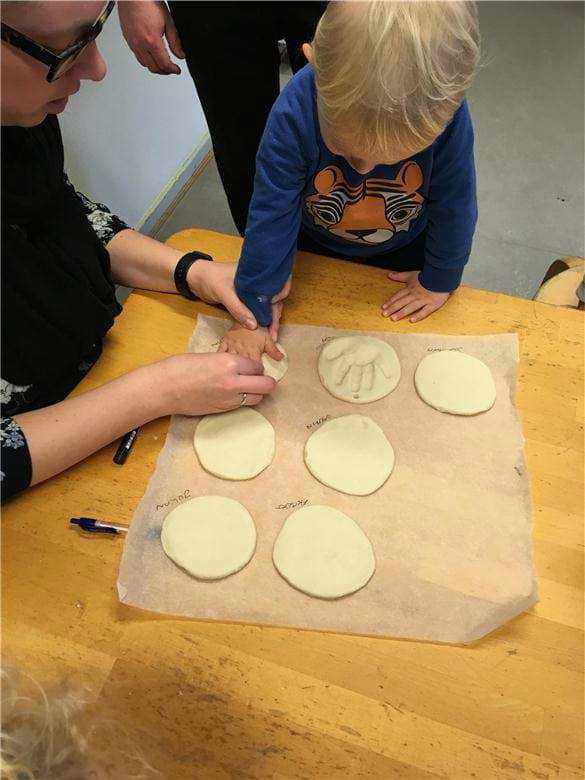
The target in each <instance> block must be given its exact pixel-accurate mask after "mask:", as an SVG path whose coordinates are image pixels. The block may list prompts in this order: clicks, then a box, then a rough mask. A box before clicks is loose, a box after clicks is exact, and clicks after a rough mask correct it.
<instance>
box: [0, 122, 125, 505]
mask: <svg viewBox="0 0 585 780" xmlns="http://www.w3.org/2000/svg"><path fill="white" fill-rule="evenodd" d="M127 227H128V226H127V225H126V224H125V223H124V222H122V221H121V220H120V219H118V218H117V217H115V216H114V215H113V214H111V213H110V212H109V211H108V209H107V208H106V207H105V206H103V205H101V204H96V203H93V202H92V201H90V200H88V199H87V198H85V196H83V195H81V194H80V193H77V192H76V191H75V190H74V189H73V187H72V186H71V184H70V183H69V181H68V179H67V177H66V175H65V173H64V167H63V144H62V141H61V132H60V129H59V123H58V121H57V119H56V117H54V116H49V117H47V119H46V120H45V121H44V122H43V123H42V124H41V125H39V126H37V127H34V128H30V129H29V128H20V127H3V128H2V374H1V375H2V379H1V380H0V401H1V402H2V415H3V417H4V416H6V419H3V420H2V426H1V428H0V446H1V454H2V468H1V471H0V480H1V481H2V482H1V487H2V497H3V498H6V497H8V496H10V495H12V494H13V493H15V492H17V491H19V490H22V489H24V488H25V487H27V486H28V485H29V484H30V479H31V463H30V456H29V453H28V447H27V445H26V440H25V438H24V436H23V434H22V431H21V430H20V428H19V427H18V425H17V424H16V422H15V421H14V420H12V419H11V415H14V414H17V413H22V412H26V411H30V410H32V409H38V408H40V407H43V406H48V405H50V404H53V403H57V402H58V401H60V400H62V399H63V398H65V397H66V396H67V395H68V393H69V392H70V391H71V390H72V389H73V388H74V387H75V386H76V385H77V384H78V383H79V382H80V380H81V379H82V378H83V377H84V376H85V374H86V373H87V372H88V371H89V369H90V368H91V367H92V366H93V364H94V363H95V362H96V360H97V359H98V357H99V356H100V353H101V348H102V339H103V337H104V336H105V334H106V333H107V331H108V330H109V329H110V328H111V326H112V325H113V322H114V318H115V316H116V315H117V314H118V313H119V312H120V311H121V308H120V306H119V304H118V303H117V301H116V297H115V286H114V284H113V282H112V279H111V276H110V258H109V255H108V252H107V250H106V248H105V245H106V244H107V243H108V242H109V241H110V240H111V239H112V237H113V236H114V235H115V234H116V233H117V232H119V231H120V230H125V229H126V228H127Z"/></svg>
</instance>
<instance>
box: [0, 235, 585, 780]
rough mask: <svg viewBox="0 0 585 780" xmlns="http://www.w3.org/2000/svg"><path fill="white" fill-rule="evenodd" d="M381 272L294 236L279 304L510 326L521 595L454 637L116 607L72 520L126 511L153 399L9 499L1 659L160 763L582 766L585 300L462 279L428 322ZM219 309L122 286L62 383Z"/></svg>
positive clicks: (113, 546)
mask: <svg viewBox="0 0 585 780" xmlns="http://www.w3.org/2000/svg"><path fill="white" fill-rule="evenodd" d="M169 243H171V244H172V245H173V246H175V247H178V248H180V249H184V250H190V249H193V248H197V249H199V250H202V251H204V252H209V253H210V254H212V255H213V256H214V257H216V258H218V259H224V260H235V259H237V257H238V253H239V248H240V243H241V242H240V239H239V238H236V237H232V236H224V235H220V234H218V233H212V232H208V231H202V230H188V231H183V232H181V233H179V234H177V235H175V236H174V237H173V238H172V239H171V240H170V242H169ZM396 288H397V285H393V284H391V283H389V282H388V280H387V279H386V277H385V274H384V272H382V271H379V270H376V269H372V268H368V267H362V266H359V265H357V264H353V263H344V262H341V261H334V260H331V259H326V258H318V257H315V256H311V255H302V254H301V255H300V256H299V259H298V261H297V264H296V269H295V276H294V287H293V292H292V294H291V296H290V299H289V302H288V303H287V306H286V310H285V319H286V321H289V322H295V323H305V324H318V325H327V326H336V327H340V328H363V329H365V330H374V329H380V330H388V331H394V332H397V333H405V332H414V333H425V332H435V333H445V334H488V333H502V332H512V331H514V332H517V333H518V334H519V337H520V351H521V361H520V367H519V378H520V382H519V389H518V406H519V409H520V414H521V418H522V422H523V428H524V433H525V436H526V455H527V462H528V469H529V473H530V480H531V490H532V496H533V502H534V555H535V561H536V567H537V571H538V576H539V589H540V602H539V603H538V604H537V605H536V606H535V607H533V608H532V609H530V610H529V611H528V612H527V613H525V614H523V615H521V616H520V617H518V618H517V619H515V620H513V621H512V622H510V623H509V624H507V625H505V626H503V627H502V628H501V629H499V630H498V631H497V632H495V633H493V634H491V635H490V636H488V637H486V638H485V639H483V640H481V641H479V642H477V643H476V644H474V645H472V646H469V647H464V646H440V645H435V644H430V643H421V642H409V641H396V640H392V639H372V638H366V637H357V636H344V635H337V634H326V633H319V632H312V631H298V630H286V629H281V628H271V627H258V626H253V625H233V624H232V625H230V624H224V623H217V622H208V623H206V622H197V621H188V620H175V619H170V618H165V617H161V616H157V615H153V614H150V613H146V612H141V611H139V610H134V609H131V608H128V607H123V606H122V605H120V604H119V602H118V598H117V592H116V579H117V574H118V564H119V560H120V556H121V553H122V547H123V539H122V538H118V537H116V538H103V537H97V538H93V537H89V538H88V537H85V536H83V535H81V534H79V533H77V532H76V531H75V530H72V529H71V528H70V527H69V525H68V520H69V518H70V517H72V516H75V515H77V516H79V515H86V516H90V517H97V518H102V519H106V520H110V521H112V522H115V521H118V522H125V523H128V522H130V520H131V518H132V514H133V511H134V509H135V507H136V505H137V503H138V501H139V499H140V498H141V496H142V494H143V492H144V490H145V488H146V485H147V482H148V479H149V477H150V475H151V474H152V472H153V469H154V464H155V461H156V458H157V455H158V453H159V451H160V449H161V447H162V445H163V443H164V440H165V434H166V431H167V427H168V420H167V419H164V420H159V421H156V422H153V423H151V424H149V425H146V426H145V427H144V428H143V429H142V431H141V433H140V436H139V438H138V440H137V442H136V445H135V447H134V450H133V452H132V454H131V455H130V458H129V459H128V461H127V463H126V465H124V466H123V467H117V466H115V465H113V463H112V455H113V452H114V450H115V445H112V446H110V447H107V448H105V449H104V450H102V451H101V452H99V453H97V454H96V455H94V456H93V457H91V458H88V459H87V460H86V461H85V462H83V463H81V464H79V465H78V466H76V467H74V468H72V469H69V471H67V472H66V473H64V474H62V475H61V476H59V477H57V478H55V479H53V480H51V481H50V482H48V483H46V484H44V485H40V486H37V487H35V488H32V489H30V490H29V491H27V492H26V493H25V494H23V495H21V496H19V497H17V498H16V499H14V500H12V501H10V502H9V503H8V504H7V505H6V506H5V508H4V513H3V515H4V517H3V570H2V571H3V616H4V625H3V628H4V631H3V645H4V662H5V663H6V662H8V661H12V662H13V663H15V664H17V665H19V666H20V667H21V668H23V669H25V670H26V671H27V672H30V673H32V674H33V675H34V676H35V677H36V678H37V679H38V680H39V681H41V682H43V683H45V682H47V681H50V680H53V679H56V678H60V677H63V676H64V675H68V674H73V675H75V676H77V677H81V678H82V679H84V680H86V681H87V682H88V683H89V684H90V686H91V689H92V693H93V699H94V704H93V705H92V706H93V708H94V710H95V712H96V717H97V716H98V715H105V716H107V717H108V718H113V719H115V720H117V721H119V722H120V723H121V724H123V726H124V728H125V730H126V732H127V733H128V735H129V736H130V738H131V739H132V741H134V742H135V743H136V744H137V745H138V747H139V748H140V749H141V750H142V752H143V754H144V755H145V757H146V758H147V760H149V761H150V762H151V763H152V764H153V765H154V766H155V767H157V768H158V769H159V770H160V771H161V772H162V774H163V776H164V777H165V778H172V780H178V779H179V778H215V777H225V778H231V777H238V778H240V777H259V778H271V777H276V778H280V777H294V778H296V777H303V778H358V777H368V778H372V777H374V778H388V777H405V778H419V777H437V776H438V777H453V778H474V777H475V778H515V779H516V780H518V778H522V779H523V780H524V778H525V779H526V780H528V779H530V780H544V779H545V778H557V777H559V778H573V777H575V778H577V777H582V776H583V773H582V769H581V768H582V766H583V624H582V621H583V524H582V512H583V491H582V483H583V459H582V458H583V435H582V422H583V375H582V369H583V314H582V313H581V312H578V311H574V310H569V309H563V308H555V307H552V306H548V305H545V304H539V303H535V302H533V301H528V300H523V299H518V298H512V297H508V296H505V295H499V294H494V293H489V292H484V291H480V290H476V289H472V288H466V287H463V288H461V289H460V290H459V291H458V292H457V293H456V294H455V295H454V296H453V297H452V299H451V300H450V301H449V302H448V303H447V304H446V305H445V306H444V307H443V308H442V309H441V310H440V311H439V312H437V313H435V314H434V315H432V316H431V317H430V318H428V319H427V320H425V321H423V322H421V323H418V324H417V325H412V324H410V323H392V322H389V321H388V320H385V319H383V318H382V317H381V316H380V313H379V307H380V304H381V303H382V301H383V300H385V299H386V298H387V297H389V293H391V292H392V290H394V289H396ZM217 311H218V310H217V309H215V308H213V307H210V306H206V305H204V304H201V303H190V302H188V301H186V300H184V299H182V298H180V297H179V296H175V295H162V294H154V293H145V292H137V293H133V294H132V295H131V296H130V298H129V299H128V301H127V302H126V305H125V307H124V312H123V313H122V314H121V315H120V317H119V319H118V321H117V322H116V325H115V327H114V328H113V329H112V331H111V332H110V334H109V336H108V338H107V340H106V344H105V350H104V354H103V357H102V359H101V360H100V362H99V364H98V365H97V366H96V367H95V368H94V369H93V370H92V372H90V375H89V376H88V377H87V378H86V379H85V380H84V382H83V383H82V385H81V386H80V387H79V388H78V390H77V392H81V391H84V390H87V389H90V388H92V387H95V386H97V385H100V384H102V383H103V382H105V381H107V380H109V379H112V378H114V377H116V376H118V375H120V374H122V373H123V372H126V371H128V370H130V369H132V368H134V367H136V366H138V365H141V364H145V363H149V362H151V361H154V360H157V359H159V358H162V357H164V356H167V355H171V354H174V353H176V352H180V351H182V350H184V349H185V348H186V345H187V341H188V338H189V336H190V334H191V332H192V330H193V327H194V324H195V318H196V315H197V313H198V312H206V313H216V312H217ZM88 424H89V425H91V421H89V422H88ZM112 776H114V775H112Z"/></svg>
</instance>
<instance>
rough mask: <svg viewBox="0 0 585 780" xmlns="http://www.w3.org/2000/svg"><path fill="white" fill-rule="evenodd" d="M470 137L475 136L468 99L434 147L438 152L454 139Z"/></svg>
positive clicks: (459, 108)
mask: <svg viewBox="0 0 585 780" xmlns="http://www.w3.org/2000/svg"><path fill="white" fill-rule="evenodd" d="M468 135H470V136H471V137H472V136H473V124H472V121H471V114H470V112H469V104H468V103H467V99H465V100H463V101H462V103H461V105H460V106H459V107H458V109H457V110H456V111H455V113H454V114H453V116H452V118H451V121H450V122H449V123H448V124H447V126H446V127H445V129H444V130H443V132H442V133H441V134H440V135H439V136H438V138H437V139H436V140H435V142H434V144H433V147H434V148H435V150H436V149H437V148H439V147H441V146H444V145H445V144H447V143H449V142H450V141H452V140H454V139H458V140H461V138H462V137H464V136H468Z"/></svg>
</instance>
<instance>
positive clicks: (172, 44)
mask: <svg viewBox="0 0 585 780" xmlns="http://www.w3.org/2000/svg"><path fill="white" fill-rule="evenodd" d="M118 15H119V17H120V25H121V27H122V33H123V35H124V38H125V39H126V42H127V44H128V46H129V47H130V48H131V49H132V51H133V52H134V55H135V57H136V59H137V60H138V62H139V63H140V64H141V65H143V66H144V67H145V68H148V70H149V71H150V72H151V73H157V74H159V75H160V76H168V75H170V74H174V75H177V76H178V75H179V74H180V72H181V68H179V66H178V65H176V64H175V63H174V62H173V61H172V60H171V58H170V55H169V52H168V49H167V47H166V45H165V42H164V38H166V40H167V43H168V45H169V48H170V50H171V51H172V53H173V54H174V55H175V57H178V58H179V59H180V60H184V59H185V53H184V52H183V47H182V46H181V39H180V38H179V33H178V32H177V28H176V27H175V23H174V22H173V19H172V17H171V14H170V13H169V9H168V8H167V6H166V4H165V3H162V2H154V1H153V0H142V1H141V2H134V1H133V0H126V1H125V2H119V3H118Z"/></svg>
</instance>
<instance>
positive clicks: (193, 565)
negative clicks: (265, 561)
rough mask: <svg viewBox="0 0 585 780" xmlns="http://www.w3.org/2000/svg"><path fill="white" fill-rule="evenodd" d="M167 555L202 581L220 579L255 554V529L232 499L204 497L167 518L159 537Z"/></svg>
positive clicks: (182, 506)
mask: <svg viewBox="0 0 585 780" xmlns="http://www.w3.org/2000/svg"><path fill="white" fill-rule="evenodd" d="M160 538H161V542H162V546H163V549H164V551H165V553H166V554H167V555H168V556H169V558H170V559H171V560H172V561H174V562H175V563H176V564H177V566H180V567H181V568H182V569H185V571H187V572H189V574H192V575H193V576H194V577H198V578H199V579H202V580H219V579H221V578H222V577H227V576H228V575H230V574H234V573H235V572H237V571H239V570H240V569H243V568H244V566H245V565H246V564H247V563H248V562H249V561H250V559H251V557H252V556H253V555H254V549H255V547H256V527H255V526H254V521H253V520H252V518H251V517H250V513H249V512H248V510H247V509H245V508H244V507H243V506H242V505H241V504H239V503H238V502H237V501H234V500H233V498H223V497H222V496H201V497H200V498H192V499H191V500H190V501H185V503H184V504H180V506H178V507H176V508H175V509H173V510H172V512H169V514H168V515H167V516H166V517H165V520H164V523H163V527H162V532H161V535H160Z"/></svg>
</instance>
